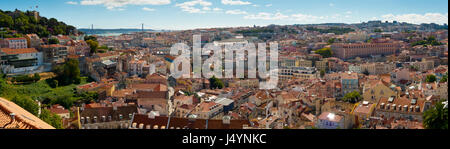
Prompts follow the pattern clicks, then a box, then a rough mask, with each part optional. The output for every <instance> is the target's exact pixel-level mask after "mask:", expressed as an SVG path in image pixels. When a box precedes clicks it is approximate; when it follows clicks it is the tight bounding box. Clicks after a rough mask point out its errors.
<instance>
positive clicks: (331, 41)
mask: <svg viewBox="0 0 450 149" xmlns="http://www.w3.org/2000/svg"><path fill="white" fill-rule="evenodd" d="M335 41H336V38H331V39H329V40H328V42H327V43H328V45H331V44H333V43H334V42H335Z"/></svg>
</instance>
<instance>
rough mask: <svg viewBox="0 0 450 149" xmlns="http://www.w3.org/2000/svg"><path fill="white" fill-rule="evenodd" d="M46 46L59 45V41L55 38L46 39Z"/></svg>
mask: <svg viewBox="0 0 450 149" xmlns="http://www.w3.org/2000/svg"><path fill="white" fill-rule="evenodd" d="M48 44H59V40H58V39H56V38H50V39H48Z"/></svg>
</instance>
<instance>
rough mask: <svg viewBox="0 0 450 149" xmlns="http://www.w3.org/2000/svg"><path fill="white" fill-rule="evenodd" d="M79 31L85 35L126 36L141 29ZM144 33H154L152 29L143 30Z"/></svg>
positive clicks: (83, 29)
mask: <svg viewBox="0 0 450 149" xmlns="http://www.w3.org/2000/svg"><path fill="white" fill-rule="evenodd" d="M79 31H81V32H84V33H85V34H87V35H120V34H128V33H133V32H141V31H142V29H123V28H121V29H94V30H92V29H87V28H82V29H79ZM144 31H146V32H154V31H155V30H152V29H144Z"/></svg>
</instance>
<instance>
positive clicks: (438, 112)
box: [423, 100, 448, 129]
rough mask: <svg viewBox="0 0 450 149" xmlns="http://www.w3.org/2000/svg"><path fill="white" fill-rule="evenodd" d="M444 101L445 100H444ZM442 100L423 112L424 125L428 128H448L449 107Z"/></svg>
mask: <svg viewBox="0 0 450 149" xmlns="http://www.w3.org/2000/svg"><path fill="white" fill-rule="evenodd" d="M442 101H444V100H442ZM442 101H441V102H438V103H436V106H435V107H434V108H432V109H429V110H427V111H425V112H424V113H423V126H424V127H425V128H427V129H448V107H447V108H446V107H444V106H445V105H444V104H442Z"/></svg>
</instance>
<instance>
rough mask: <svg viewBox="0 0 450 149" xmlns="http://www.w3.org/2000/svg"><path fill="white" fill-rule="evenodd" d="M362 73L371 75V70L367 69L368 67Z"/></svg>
mask: <svg viewBox="0 0 450 149" xmlns="http://www.w3.org/2000/svg"><path fill="white" fill-rule="evenodd" d="M362 73H363V74H364V75H366V76H368V75H370V73H369V70H367V69H364V71H363V72H362Z"/></svg>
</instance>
